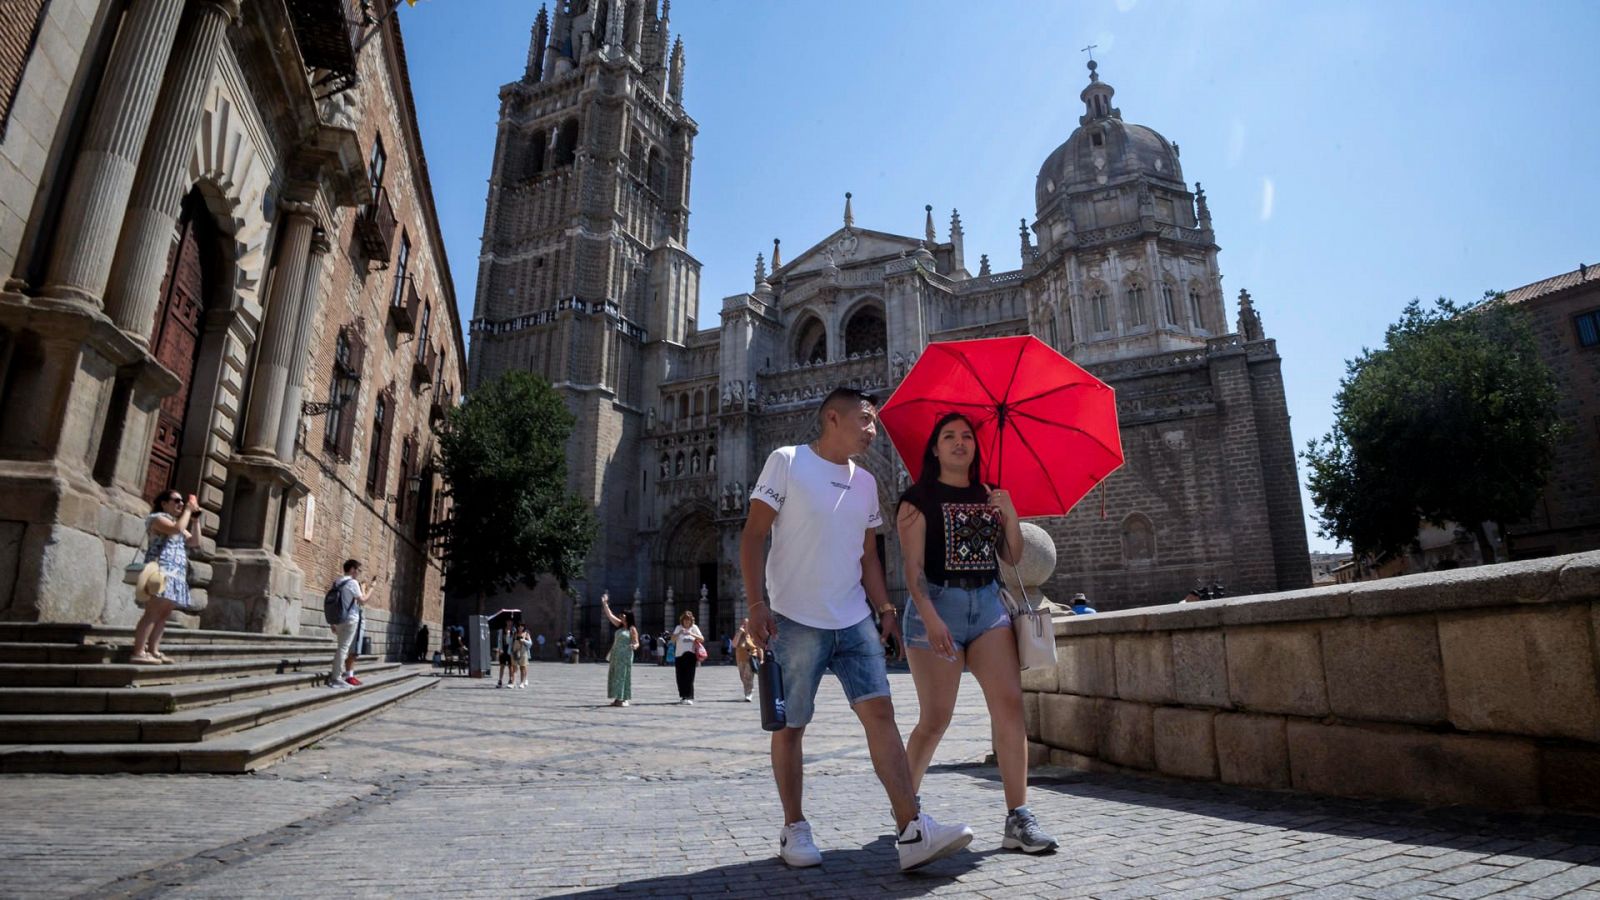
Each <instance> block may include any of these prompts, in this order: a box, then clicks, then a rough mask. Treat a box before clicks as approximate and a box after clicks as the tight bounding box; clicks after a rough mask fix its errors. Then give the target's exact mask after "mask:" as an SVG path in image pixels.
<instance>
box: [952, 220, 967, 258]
mask: <svg viewBox="0 0 1600 900" xmlns="http://www.w3.org/2000/svg"><path fill="white" fill-rule="evenodd" d="M966 237H967V236H966V233H965V232H964V231H962V230H961V213H960V211H959V210H954V209H952V210H950V249H951V257H950V262H951V264H952V265H953V266H954V267H955V268H956V269H965V268H966V267H967V260H966V252H965V245H966Z"/></svg>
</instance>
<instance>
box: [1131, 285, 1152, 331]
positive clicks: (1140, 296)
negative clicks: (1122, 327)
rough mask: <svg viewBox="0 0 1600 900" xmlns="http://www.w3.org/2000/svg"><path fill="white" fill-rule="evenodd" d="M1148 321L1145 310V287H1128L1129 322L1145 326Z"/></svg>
mask: <svg viewBox="0 0 1600 900" xmlns="http://www.w3.org/2000/svg"><path fill="white" fill-rule="evenodd" d="M1148 319H1149V316H1148V314H1147V313H1146V312H1145V308H1144V287H1143V286H1141V285H1138V284H1130V285H1128V321H1129V322H1131V323H1132V324H1134V325H1136V326H1137V325H1143V324H1145V322H1146V321H1147V320H1148Z"/></svg>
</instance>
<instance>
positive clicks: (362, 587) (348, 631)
mask: <svg viewBox="0 0 1600 900" xmlns="http://www.w3.org/2000/svg"><path fill="white" fill-rule="evenodd" d="M361 569H362V566H361V561H360V560H358V559H347V560H345V561H344V565H343V566H341V567H340V571H341V573H342V574H341V575H340V576H339V577H338V578H336V579H334V582H333V584H332V585H330V586H329V587H328V591H327V593H325V594H323V596H322V614H323V619H324V620H325V621H326V622H327V623H328V625H329V627H331V628H332V629H333V637H334V650H333V666H332V667H331V669H330V670H329V672H328V687H331V688H352V687H360V686H361V681H360V680H359V679H357V678H356V673H355V663H356V655H357V654H358V653H360V652H361V644H360V638H361V623H362V618H361V606H362V604H363V603H365V602H366V601H367V598H368V597H369V596H370V595H371V591H372V583H371V582H370V581H369V582H367V583H365V584H363V583H362V581H361Z"/></svg>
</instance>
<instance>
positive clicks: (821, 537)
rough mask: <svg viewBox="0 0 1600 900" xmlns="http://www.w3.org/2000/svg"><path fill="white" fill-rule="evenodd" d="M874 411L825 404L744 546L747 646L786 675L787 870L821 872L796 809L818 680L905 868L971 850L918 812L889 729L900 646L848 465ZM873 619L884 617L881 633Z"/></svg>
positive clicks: (963, 830) (858, 474) (861, 401)
mask: <svg viewBox="0 0 1600 900" xmlns="http://www.w3.org/2000/svg"><path fill="white" fill-rule="evenodd" d="M877 405H878V404H877V400H876V399H875V398H873V397H872V395H870V394H865V393H862V392H861V391H857V390H854V389H851V388H839V389H837V390H835V391H833V392H832V393H830V394H829V395H828V396H827V397H826V398H825V399H824V400H823V402H822V406H821V408H820V409H819V410H818V419H819V420H820V421H819V424H820V426H821V433H820V435H819V436H818V438H817V439H816V440H815V441H812V442H811V443H810V444H802V445H799V446H794V447H779V448H778V449H777V450H774V451H773V452H772V454H771V455H770V456H768V457H767V461H766V465H765V466H764V467H763V468H762V470H761V476H760V478H759V479H757V481H756V484H755V488H754V489H753V490H752V492H751V494H750V499H751V501H752V502H751V503H750V511H749V516H748V517H747V518H746V519H745V527H744V533H743V535H742V538H741V540H740V545H739V561H740V565H741V568H742V569H743V573H744V588H745V596H747V597H749V598H751V602H750V626H749V628H750V635H751V637H752V638H753V639H754V640H755V643H756V645H757V646H760V647H763V648H764V649H765V650H766V651H767V656H768V663H767V664H768V665H770V664H771V661H773V660H776V662H777V663H778V666H779V669H780V670H781V671H782V673H783V687H784V702H785V712H786V719H787V724H786V727H784V728H782V729H780V730H778V731H775V732H773V733H772V773H773V776H774V778H775V779H776V781H777V785H778V798H779V800H780V801H781V802H782V804H783V820H784V821H783V830H782V831H781V832H780V834H779V836H778V855H779V857H780V858H782V859H783V861H784V862H786V863H788V864H789V865H791V866H815V865H819V864H820V863H821V862H822V854H821V852H819V851H818V850H817V845H816V842H815V840H814V839H813V838H812V833H811V823H810V822H808V821H807V820H806V817H805V813H804V810H803V805H802V785H803V782H804V777H805V756H804V752H803V746H802V742H803V739H804V737H805V728H806V725H807V724H808V723H809V722H810V721H811V716H812V710H813V705H814V703H815V701H816V696H817V686H818V683H819V682H820V681H821V679H822V673H823V672H824V671H831V672H833V674H834V676H835V677H836V678H838V679H839V682H840V684H841V685H842V686H843V688H844V693H845V697H846V698H847V699H848V700H849V701H850V706H851V709H853V710H854V711H855V713H856V716H857V718H859V719H860V720H861V725H862V728H863V730H864V731H865V732H866V738H867V746H868V748H869V750H870V751H871V755H872V763H873V768H874V769H875V770H876V771H877V775H878V780H879V781H881V782H882V783H883V787H884V791H885V792H886V793H887V794H888V795H889V803H890V805H891V806H892V807H893V810H894V820H895V831H896V833H897V834H898V840H897V842H896V845H895V849H896V851H897V852H898V854H899V857H900V868H901V869H916V868H919V867H921V866H924V865H926V864H928V863H930V862H933V861H934V860H936V859H941V858H943V857H946V856H949V855H950V854H952V853H955V852H957V851H959V850H960V849H962V848H963V847H965V846H967V844H969V843H970V842H971V841H972V830H971V829H970V828H967V827H966V826H965V825H941V824H939V823H937V822H935V821H934V820H933V818H932V817H930V816H929V815H928V814H927V813H925V812H923V811H922V810H921V809H920V808H919V806H920V802H919V800H918V798H917V795H916V791H915V789H914V787H913V782H912V779H911V768H910V765H909V763H908V762H907V759H906V751H905V745H904V744H902V743H901V742H900V731H899V729H898V728H897V727H896V726H895V722H894V703H893V701H892V700H891V699H890V697H889V674H888V670H887V668H886V667H885V664H884V645H885V643H897V642H898V641H899V638H900V623H899V620H898V619H896V618H895V617H894V615H893V612H894V605H893V604H892V603H890V602H889V591H888V587H887V586H886V584H885V582H884V577H883V565H882V563H881V562H880V561H879V559H878V551H877V540H876V538H877V531H878V528H879V527H880V526H881V525H882V524H883V515H882V510H881V509H880V507H879V505H878V484H877V480H876V479H874V478H873V477H872V473H870V472H868V471H867V470H866V469H865V468H863V467H861V466H858V465H856V463H855V462H854V461H853V460H852V459H851V457H853V456H856V455H859V454H862V453H865V452H866V451H867V449H868V448H869V447H871V445H872V439H873V437H874V436H875V435H876V434H877ZM754 501H759V502H754ZM769 532H770V533H771V537H772V549H771V552H770V553H767V552H765V551H764V545H765V543H766V540H767V536H768V533H769ZM762 572H765V575H766V584H765V588H766V590H765V592H764V593H763V590H762V587H763V585H762V581H761V574H760V573H762ZM869 598H870V605H869ZM874 611H877V612H878V613H879V614H880V615H881V616H882V623H881V625H880V626H879V627H878V628H874V627H873V623H872V614H873V612H874Z"/></svg>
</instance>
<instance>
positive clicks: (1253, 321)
mask: <svg viewBox="0 0 1600 900" xmlns="http://www.w3.org/2000/svg"><path fill="white" fill-rule="evenodd" d="M1239 336H1240V337H1242V338H1244V339H1245V340H1247V341H1259V340H1261V339H1263V338H1265V337H1266V336H1267V334H1266V331H1265V330H1263V329H1262V327H1261V314H1260V313H1258V312H1256V307H1255V304H1254V303H1252V302H1251V300H1250V292H1249V291H1247V290H1244V289H1243V288H1240V290H1239Z"/></svg>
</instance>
